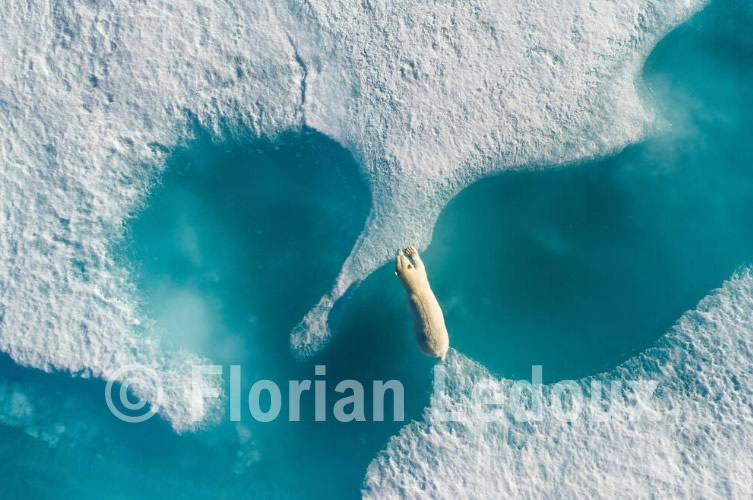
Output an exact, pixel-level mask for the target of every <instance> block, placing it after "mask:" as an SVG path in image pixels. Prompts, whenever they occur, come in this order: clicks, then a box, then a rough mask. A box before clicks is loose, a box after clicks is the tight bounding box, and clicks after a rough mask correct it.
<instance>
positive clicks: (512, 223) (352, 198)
mask: <svg viewBox="0 0 753 500" xmlns="http://www.w3.org/2000/svg"><path fill="white" fill-rule="evenodd" d="M752 22H753V10H752V9H751V7H750V6H749V5H748V3H747V2H743V1H737V2H735V1H727V2H714V3H713V4H712V5H711V6H710V7H708V8H707V9H706V10H705V11H704V12H702V13H701V14H699V15H697V16H696V17H695V18H694V19H692V20H691V21H689V22H688V23H686V24H684V25H683V26H682V27H680V28H678V29H677V30H675V31H674V32H672V33H671V34H669V35H668V36H667V37H666V38H665V39H664V40H663V41H662V42H661V43H660V44H659V46H658V47H657V48H656V49H655V50H654V52H653V53H652V54H651V56H650V57H649V59H648V60H647V62H646V65H645V70H644V75H643V80H644V86H645V91H646V93H647V98H649V99H651V100H652V101H653V102H654V103H655V105H656V106H657V107H658V109H659V110H660V112H661V114H662V115H663V116H664V117H665V118H666V120H667V121H668V122H669V123H670V124H671V128H669V129H668V130H667V131H666V132H664V133H662V134H660V135H658V136H657V137H655V138H653V139H651V140H648V141H645V142H643V143H641V144H637V145H634V146H632V147H630V148H628V149H627V150H625V151H624V152H622V153H620V154H618V155H616V156H614V157H611V158H607V159H602V160H597V161H593V162H588V163H586V164H582V165H572V166H569V167H565V168H560V169H557V170H541V171H533V172H512V173H506V174H502V175H499V176H496V177H494V178H489V179H485V180H483V181H481V182H479V183H477V184H476V185H474V186H471V187H470V188H468V189H466V190H465V191H463V192H462V193H461V194H460V195H459V196H458V197H457V198H456V199H454V200H453V201H452V202H451V203H450V204H449V205H448V206H447V207H446V209H445V210H444V212H443V213H442V215H441V217H440V219H439V221H438V224H437V226H436V228H435V231H434V239H433V241H432V244H431V246H430V247H429V248H428V249H427V251H426V252H425V254H424V260H425V262H426V264H427V268H428V269H429V272H430V277H431V279H432V284H433V287H434V289H435V291H436V293H437V296H438V298H439V300H440V302H441V303H442V305H443V307H444V310H445V313H446V320H447V324H448V328H449V331H450V336H451V343H452V345H453V347H454V348H455V349H457V350H458V351H460V352H462V353H464V354H466V355H468V356H470V357H471V358H474V359H476V360H478V361H480V362H482V363H483V364H485V365H486V366H488V367H489V368H490V369H491V370H492V371H494V372H495V373H497V374H500V375H503V376H507V377H514V378H517V377H529V376H530V370H531V365H532V364H541V365H543V372H544V379H545V381H554V380H561V379H564V378H575V377H581V376H584V375H589V374H593V373H597V372H599V371H602V370H606V369H608V368H611V367H613V366H615V365H616V364H618V363H620V362H621V361H623V360H625V359H626V358H628V357H629V356H631V355H634V354H635V353H637V352H640V351H641V350H643V349H645V348H646V347H647V346H649V345H650V344H651V343H652V342H653V341H654V340H656V339H657V338H658V337H659V336H661V335H662V334H663V333H664V332H666V331H667V329H668V328H669V327H670V326H671V325H672V323H673V322H674V321H675V320H676V319H677V318H678V317H679V316H680V315H681V314H682V312H683V311H685V310H687V309H689V308H692V307H693V306H694V304H695V303H696V302H697V301H698V300H699V299H700V298H702V297H703V296H704V295H706V294H707V293H708V292H709V290H711V289H712V288H714V287H717V286H719V285H720V284H721V282H722V281H723V280H724V279H726V278H727V277H729V276H730V274H731V273H732V271H733V270H734V269H735V268H736V267H737V266H739V265H741V264H744V263H746V262H750V261H751V260H752V258H753V226H751V224H750V217H751V215H750V214H753V143H751V140H750V139H751V131H753V118H751V116H750V110H751V109H753V33H752V32H751V30H750V28H749V27H750V26H751V23H752ZM229 135H232V134H229ZM233 137H236V138H235V139H227V140H222V141H219V140H212V138H210V137H208V136H206V135H205V134H203V133H202V132H201V130H197V131H196V138H195V140H193V141H191V142H189V143H188V144H187V145H185V147H183V148H181V149H180V150H178V151H174V152H173V153H172V154H171V156H170V158H169V160H168V165H167V167H168V168H167V170H166V173H165V174H164V176H163V177H162V178H161V179H160V181H159V183H158V184H157V185H155V187H154V189H153V190H152V192H151V194H150V195H149V197H148V198H147V199H146V200H145V204H144V206H143V207H142V209H141V210H140V211H139V212H138V213H137V214H135V217H134V219H133V220H132V221H131V223H130V225H129V227H128V228H127V237H126V240H125V241H124V242H123V243H122V245H121V247H119V248H118V249H117V251H118V252H120V254H121V258H122V260H123V262H124V264H125V265H126V266H127V267H128V268H129V269H131V270H132V271H133V275H134V280H135V283H136V285H137V287H138V290H139V294H140V296H141V298H142V301H143V310H144V314H145V315H147V316H148V317H150V318H152V319H154V320H155V326H156V328H157V330H158V331H159V332H160V335H161V336H162V338H163V339H164V341H165V342H167V343H170V344H172V345H175V346H177V347H185V348H187V349H189V350H191V351H193V352H197V353H199V354H202V355H204V356H206V357H208V358H211V359H212V360H213V361H215V362H216V363H218V364H222V365H225V366H226V367H227V365H230V364H240V365H242V368H243V383H244V388H245V389H246V390H248V388H249V387H250V385H251V383H252V382H253V381H254V380H257V379H262V378H264V379H271V380H274V381H277V382H278V383H279V385H281V386H284V385H286V381H287V380H289V379H312V378H314V366H315V365H317V364H323V365H326V367H327V381H328V383H329V386H328V391H329V392H328V396H329V397H330V398H333V399H334V398H335V394H334V392H333V386H334V384H335V383H336V382H338V381H340V380H343V379H355V380H359V381H362V382H363V383H364V386H365V387H366V391H367V392H366V394H367V397H366V401H367V407H366V414H367V415H369V414H370V412H371V405H370V404H368V401H369V400H370V391H369V387H370V384H371V381H372V380H376V379H381V380H388V379H397V380H400V381H402V383H403V385H404V387H405V401H406V406H405V417H406V420H410V419H418V418H420V416H421V412H422V410H423V408H424V407H426V406H427V403H428V400H429V391H430V388H431V368H432V366H433V362H432V361H431V360H429V359H427V358H425V357H423V356H421V355H420V354H419V353H418V350H417V349H416V347H415V345H414V343H413V339H412V337H411V318H410V315H409V313H408V310H407V307H406V305H405V301H404V297H403V292H402V289H401V287H400V285H399V284H398V282H397V280H396V279H395V277H394V276H393V274H392V268H393V265H392V264H387V265H385V266H384V267H382V268H381V269H379V270H378V271H376V272H375V273H374V274H373V275H372V276H370V277H369V278H368V279H367V280H366V281H365V282H364V283H362V284H361V286H360V287H359V288H358V289H357V290H355V291H354V292H353V293H352V294H351V295H350V296H349V297H348V298H347V300H345V301H344V302H343V303H342V304H340V306H339V307H338V310H337V311H336V314H335V317H334V318H333V328H334V331H335V337H334V339H333V341H332V342H331V344H330V345H329V346H328V348H327V349H326V350H325V351H324V352H323V353H322V354H320V355H318V356H317V357H316V358H314V359H312V360H309V361H305V362H297V361H295V360H294V359H293V358H292V356H291V354H290V347H289V336H288V335H289V332H290V330H291V328H292V327H293V326H294V325H295V324H296V323H297V321H298V320H299V319H300V318H301V316H302V315H303V314H305V313H306V312H307V310H308V309H309V308H310V307H311V305H312V304H313V303H314V302H315V301H316V300H317V299H318V298H319V297H320V296H321V295H322V294H323V293H326V292H327V291H328V289H329V286H330V285H331V283H332V280H333V279H334V277H335V276H336V274H337V272H338V270H339V268H340V265H341V264H342V262H343V260H344V259H345V257H346V256H347V255H348V252H349V251H350V249H351V248H352V246H353V244H354V243H355V241H356V238H357V237H358V234H359V231H360V230H361V228H362V226H363V223H364V221H365V218H366V215H367V210H368V206H369V194H368V190H367V188H366V186H365V184H364V182H363V181H362V180H361V179H360V178H359V174H358V168H357V165H356V163H355V161H354V160H353V158H352V157H351V156H350V154H349V153H348V152H347V151H346V150H344V149H343V148H342V147H340V146H339V145H337V144H336V143H334V142H333V141H331V140H329V139H327V138H326V137H324V136H322V135H320V134H318V133H316V132H314V131H310V130H304V131H302V132H290V133H287V134H285V135H283V136H282V137H280V138H277V139H275V140H248V139H244V133H243V131H234V135H233ZM408 243H410V242H406V244H408ZM0 372H1V373H2V375H3V376H4V377H6V378H7V379H9V380H12V381H13V380H18V381H26V382H29V383H32V384H35V385H36V386H39V387H40V388H44V389H45V390H47V391H50V392H51V394H52V395H53V397H59V398H69V399H71V400H72V401H76V402H77V407H76V408H77V410H78V411H80V412H81V414H83V415H85V416H84V417H82V418H83V420H84V421H85V425H84V427H86V426H87V425H88V424H91V425H92V426H93V427H94V428H95V429H97V430H96V432H95V431H92V435H91V436H89V435H88V434H86V430H81V432H80V434H81V435H82V436H84V437H86V439H81V442H70V441H66V440H63V441H61V442H60V443H59V444H58V445H57V446H56V447H53V448H50V447H48V446H47V445H46V444H44V443H42V442H40V441H38V440H35V439H33V438H31V437H29V436H26V435H25V434H23V433H22V432H21V431H19V430H17V429H15V428H11V427H2V426H0V436H2V437H0V459H1V460H2V462H3V464H4V467H3V468H2V471H0V481H2V482H3V483H4V484H5V485H6V486H5V492H6V494H7V495H8V496H9V497H18V496H19V495H24V496H31V497H39V498H44V497H45V495H49V493H46V492H50V491H52V492H54V493H55V494H56V496H62V497H83V498H100V497H102V496H103V494H105V496H110V497H113V496H120V497H126V498H129V497H136V496H140V497H147V498H158V497H165V496H167V497H172V496H176V495H180V496H185V497H192V496H195V497H198V498H227V497H241V498H255V497H258V498H274V497H280V498H285V497H288V498H290V497H292V498H295V497H305V498H353V497H357V496H358V493H359V488H360V485H361V481H362V479H363V476H364V472H365V469H366V467H367V465H368V463H369V462H370V460H371V459H372V458H373V457H374V456H375V455H376V454H377V453H378V452H379V450H380V449H382V448H383V447H384V445H385V444H386V442H387V440H388V439H389V437H390V436H392V435H394V434H396V433H397V432H398V430H399V429H400V427H402V425H403V423H402V422H391V421H386V422H363V423H338V422H336V421H335V420H334V419H333V418H329V419H328V420H327V421H326V422H314V421H313V416H312V415H313V402H312V400H311V398H309V399H306V398H305V397H304V399H303V403H302V419H301V422H287V421H286V420H285V419H283V418H280V419H278V420H277V421H275V422H272V423H268V424H264V423H259V422H255V421H253V420H252V419H251V417H250V415H249V414H248V412H247V411H246V410H244V411H243V413H242V422H241V423H240V424H241V425H242V427H240V428H239V427H238V425H236V424H235V423H231V422H224V423H222V424H220V425H218V426H216V427H213V428H211V429H209V430H206V431H201V432H198V433H196V434H187V435H181V436H178V435H176V434H175V433H174V432H173V431H172V430H171V429H170V428H169V426H168V425H167V424H165V423H164V422H162V421H160V420H159V419H156V418H155V419H152V420H150V421H149V422H147V423H145V424H140V425H138V426H132V425H129V424H125V423H122V422H119V421H117V420H116V419H115V418H114V417H112V416H111V415H110V414H109V412H108V411H107V409H106V407H105V406H104V402H103V401H102V397H101V394H102V391H103V389H104V383H101V382H99V381H93V380H80V379H76V380H72V379H70V378H69V377H68V376H67V375H65V374H55V375H45V374H41V373H38V372H36V371H32V370H28V369H23V368H20V367H17V366H15V365H13V364H12V363H11V362H10V361H9V360H8V359H7V358H2V359H0ZM225 375H226V376H227V368H226V371H225ZM388 403H389V399H388ZM82 405H83V407H82ZM330 409H331V406H330ZM390 410H391V408H390V405H389V404H388V405H387V410H386V414H387V415H390V414H391V411H390ZM285 411H286V405H285V402H284V401H283V414H285ZM330 417H331V413H330ZM239 432H240V435H243V436H246V435H247V433H248V432H250V435H251V437H248V438H246V442H245V447H242V448H239V445H238V444H239ZM34 484H37V485H44V487H36V486H34Z"/></svg>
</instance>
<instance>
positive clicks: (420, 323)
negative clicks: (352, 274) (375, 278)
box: [395, 247, 450, 361]
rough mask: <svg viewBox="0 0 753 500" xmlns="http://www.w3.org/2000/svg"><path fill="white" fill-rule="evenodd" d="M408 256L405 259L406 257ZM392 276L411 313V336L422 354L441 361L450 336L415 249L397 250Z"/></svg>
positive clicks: (448, 346) (447, 347) (448, 345)
mask: <svg viewBox="0 0 753 500" xmlns="http://www.w3.org/2000/svg"><path fill="white" fill-rule="evenodd" d="M406 255H407V256H406ZM395 276H397V277H398V278H400V281H401V282H402V283H403V286H404V287H405V291H406V293H407V294H408V302H409V303H410V306H411V311H412V312H413V321H414V325H413V333H414V334H415V336H416V342H417V343H418V347H419V348H420V349H421V351H422V352H423V353H424V354H427V355H429V356H434V357H437V358H439V359H440V360H442V361H444V358H445V356H447V350H448V349H449V348H450V337H449V336H448V335H447V328H446V327H445V325H444V315H443V314H442V308H441V307H439V302H437V298H436V297H435V296H434V292H432V291H431V287H430V286H429V278H428V277H427V275H426V268H425V267H424V263H423V262H422V261H421V257H419V256H418V252H417V251H416V249H415V248H414V247H408V248H406V249H405V255H403V250H402V249H398V251H397V259H396V261H395Z"/></svg>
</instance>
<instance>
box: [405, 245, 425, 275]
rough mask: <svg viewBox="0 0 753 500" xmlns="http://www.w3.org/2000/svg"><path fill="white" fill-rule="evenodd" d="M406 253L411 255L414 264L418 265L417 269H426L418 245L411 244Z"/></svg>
mask: <svg viewBox="0 0 753 500" xmlns="http://www.w3.org/2000/svg"><path fill="white" fill-rule="evenodd" d="M405 254H406V255H407V256H408V257H410V260H411V261H412V262H413V265H414V266H416V269H421V270H423V269H424V262H423V261H422V260H421V257H419V256H418V250H416V247H414V246H410V247H408V248H406V249H405Z"/></svg>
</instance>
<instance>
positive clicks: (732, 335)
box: [364, 269, 753, 499]
mask: <svg viewBox="0 0 753 500" xmlns="http://www.w3.org/2000/svg"><path fill="white" fill-rule="evenodd" d="M751 311H753V271H751V269H744V270H742V271H740V272H739V273H737V274H736V275H735V276H733V277H732V278H731V279H730V280H729V281H728V282H726V283H725V284H724V286H723V287H722V288H721V289H719V290H717V291H716V292H715V293H713V294H712V295H710V296H708V297H706V298H705V299H704V300H703V301H701V303H700V304H699V305H698V307H697V309H696V310H695V311H692V312H689V313H687V314H685V315H684V316H683V317H682V318H681V319H680V320H679V321H678V322H677V324H676V325H675V327H674V328H673V330H672V331H671V332H670V333H668V334H667V335H666V336H665V337H663V338H662V339H661V340H660V341H659V342H658V343H657V344H656V345H655V347H653V348H651V349H649V350H648V351H647V352H645V353H643V354H641V355H639V356H637V357H635V358H632V359H631V360H629V361H627V362H626V363H624V364H623V365H621V366H619V367H618V368H616V369H615V370H613V371H612V372H608V373H604V374H600V375H596V376H594V377H589V378H585V379H582V380H579V381H577V384H578V385H579V386H580V387H582V388H583V391H584V393H588V392H589V388H590V387H591V384H592V382H602V383H603V384H605V385H606V384H609V383H610V382H611V381H614V380H621V381H624V382H628V381H636V380H654V381H656V382H658V386H657V390H656V397H655V399H654V400H653V401H652V404H651V405H650V406H651V407H652V408H653V409H654V410H655V411H656V413H655V414H653V415H654V416H658V417H659V419H658V420H656V421H651V420H649V419H647V418H639V419H636V420H634V421H631V420H630V419H629V418H622V416H624V415H628V414H627V413H621V411H622V410H621V409H620V407H619V406H618V407H617V409H616V411H615V412H614V413H612V414H611V415H613V418H611V419H610V420H608V421H597V420H596V419H594V418H585V417H587V416H588V414H587V413H584V414H583V415H584V418H580V419H576V420H575V421H574V422H572V423H565V422H561V421H560V420H558V419H556V418H544V419H542V420H541V421H540V422H531V423H519V422H516V421H514V420H512V419H510V418H500V419H496V420H495V421H494V423H487V424H484V423H481V422H479V420H480V419H478V418H475V415H474V414H473V411H474V410H475V411H479V412H480V411H483V410H482V408H480V407H479V406H478V404H474V403H473V402H472V399H471V396H470V394H471V392H470V391H471V386H472V385H473V384H476V385H477V386H482V387H484V388H485V390H486V391H487V392H486V393H485V394H488V395H489V396H488V397H489V399H488V400H489V401H494V400H500V398H501V396H500V394H503V393H505V392H506V388H507V387H508V386H509V384H511V382H510V381H507V380H498V379H496V378H495V377H493V376H492V375H490V374H489V373H488V372H487V371H486V370H485V369H484V368H483V367H481V366H479V365H478V364H477V363H475V362H473V361H471V360H470V359H468V358H466V357H464V356H462V355H460V354H457V353H453V355H452V356H451V357H450V358H449V361H448V364H447V371H448V373H447V375H446V380H447V382H446V389H445V390H443V391H438V392H437V393H435V394H434V396H433V397H432V407H431V408H429V409H428V410H427V411H426V412H425V415H424V420H423V421H422V422H414V423H411V424H410V425H408V426H406V427H404V428H403V429H402V431H401V432H400V434H399V435H398V436H396V437H394V438H392V440H391V441H390V442H389V444H388V445H387V448H386V450H385V451H384V452H383V453H382V454H380V456H378V457H377V458H376V459H374V461H373V462H372V463H371V465H370V466H369V468H368V472H367V475H366V479H365V482H364V488H365V490H364V496H365V497H367V498H380V499H384V498H584V497H587V498H605V499H615V498H625V499H628V498H656V497H658V498H747V497H749V495H750V492H751V491H753V371H751V368H750V365H751V361H750V360H751V359H752V358H751V357H752V356H753V338H752V337H751V332H753V315H751ZM440 403H442V404H444V405H445V406H446V407H447V408H451V409H456V410H457V409H460V408H465V409H466V410H470V411H467V413H466V414H465V417H463V418H461V419H460V420H459V421H458V422H454V423H448V422H443V421H440V420H439V419H438V418H437V416H438V414H437V412H436V408H437V405H439V404H440ZM622 404H623V405H624V406H626V407H628V408H629V407H631V406H632V403H628V402H623V403H622Z"/></svg>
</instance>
